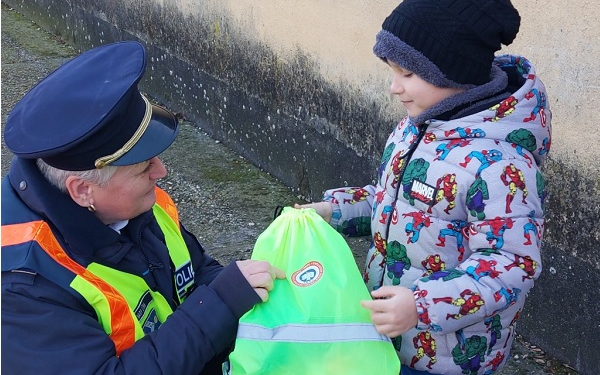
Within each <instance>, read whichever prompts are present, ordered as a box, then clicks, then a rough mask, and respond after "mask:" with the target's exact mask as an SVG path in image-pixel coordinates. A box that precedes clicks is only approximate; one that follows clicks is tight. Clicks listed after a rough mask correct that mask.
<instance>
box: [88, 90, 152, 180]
mask: <svg viewBox="0 0 600 375" xmlns="http://www.w3.org/2000/svg"><path fill="white" fill-rule="evenodd" d="M140 95H142V94H141V93H140ZM142 99H144V102H145V103H146V113H144V118H143V119H142V123H141V124H140V126H139V127H138V129H137V130H136V131H135V133H134V134H133V136H132V137H131V139H130V140H128V141H127V143H125V144H124V145H123V147H121V148H120V149H118V150H117V151H115V152H113V153H112V154H110V155H106V156H102V157H100V158H98V159H96V161H95V162H94V165H95V166H96V168H97V169H101V168H104V167H105V166H107V165H108V164H110V163H112V162H114V161H115V160H117V159H118V158H120V157H121V156H123V155H125V153H127V152H128V151H129V150H131V149H132V148H133V146H135V144H136V143H137V142H138V141H139V140H140V138H142V135H143V134H144V132H145V131H146V129H147V128H148V124H149V123H150V118H151V117H152V105H151V104H150V102H149V101H148V99H146V97H145V96H144V95H142Z"/></svg>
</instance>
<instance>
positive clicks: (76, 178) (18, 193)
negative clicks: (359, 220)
mask: <svg viewBox="0 0 600 375" xmlns="http://www.w3.org/2000/svg"><path fill="white" fill-rule="evenodd" d="M145 66H146V55H145V50H144V48H143V46H142V45H141V44H140V43H138V42H129V41H128V42H120V43H114V44H109V45H105V46H101V47H98V48H95V49H92V50H90V51H87V52H85V53H83V54H81V55H79V56H78V57H76V58H74V59H72V60H70V61H69V62H67V63H65V64H64V65H62V66H61V67H59V68H58V69H57V70H56V71H54V72H53V73H51V74H50V75H49V76H48V77H46V78H45V79H43V80H42V81H41V82H39V83H38V84H37V85H36V86H35V87H34V88H33V89H31V91H29V92H28V93H27V94H26V95H25V96H24V97H23V98H22V99H21V101H20V102H19V103H17V105H16V106H15V108H14V109H13V110H12V111H11V113H10V115H9V117H8V119H7V122H6V129H5V134H4V136H5V142H6V145H7V146H8V148H9V149H10V150H11V151H12V152H13V153H14V154H15V158H14V159H13V160H12V162H11V166H10V171H9V173H8V175H7V176H6V177H5V178H4V179H3V180H2V187H1V193H2V372H3V373H7V374H35V373H37V374H49V373H57V374H58V373H60V374H66V373H75V374H113V373H119V374H129V373H141V374H194V375H195V374H199V373H206V374H209V373H220V367H221V362H222V360H223V359H224V357H225V356H226V355H227V353H228V350H229V349H230V346H231V344H232V343H233V341H234V340H235V334H236V329H237V324H238V319H239V318H240V317H241V316H242V315H243V314H244V313H245V312H246V311H248V310H249V309H250V308H252V306H253V305H254V304H256V303H259V302H261V301H265V300H266V299H267V298H268V292H269V291H270V290H271V289H272V287H273V283H274V279H275V278H283V277H285V276H284V275H283V272H282V271H281V270H279V269H276V268H274V267H272V266H271V265H270V264H269V263H267V262H259V261H251V260H246V261H237V262H232V263H231V264H229V265H228V266H226V267H223V266H222V265H221V264H219V263H218V262H217V261H216V260H214V259H212V258H211V257H210V256H209V255H207V254H206V253H205V251H204V249H203V248H202V246H201V245H200V244H199V242H198V241H197V239H196V238H195V237H194V236H193V235H192V234H191V233H189V232H188V231H187V230H186V229H185V227H184V226H183V225H182V224H181V223H180V222H179V219H178V213H177V209H176V207H175V205H174V203H173V201H172V200H171V198H170V197H169V195H168V194H167V193H166V192H165V191H164V190H162V189H160V188H158V187H157V185H156V182H157V180H158V179H160V178H162V177H164V176H165V175H166V173H167V172H166V170H165V167H164V165H163V164H162V162H161V160H160V159H159V158H158V156H157V155H159V154H160V153H161V152H162V151H164V150H165V149H166V148H167V147H169V145H170V144H171V143H172V142H173V141H174V139H175V137H176V135H177V133H178V123H177V120H176V118H175V117H174V116H173V115H172V114H171V113H170V112H169V111H167V110H165V109H163V108H160V107H158V106H155V105H152V104H151V103H150V102H149V101H148V99H146V98H145V97H144V96H143V95H142V94H141V93H140V91H139V89H138V83H139V81H140V80H141V78H142V76H143V74H144V71H145Z"/></svg>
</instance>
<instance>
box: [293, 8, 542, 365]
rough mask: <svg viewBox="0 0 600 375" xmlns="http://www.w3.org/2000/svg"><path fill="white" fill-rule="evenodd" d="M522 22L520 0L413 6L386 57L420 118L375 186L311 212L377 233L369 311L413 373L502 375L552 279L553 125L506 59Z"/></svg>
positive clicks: (535, 87) (393, 26)
mask: <svg viewBox="0 0 600 375" xmlns="http://www.w3.org/2000/svg"><path fill="white" fill-rule="evenodd" d="M519 25H520V16H519V14H518V12H517V10H516V9H515V8H514V7H513V6H512V4H511V3H510V1H509V0H404V1H403V2H402V3H401V4H400V5H399V6H398V7H397V8H396V9H394V11H393V12H392V13H391V14H390V15H389V16H388V17H387V18H386V19H385V21H384V22H383V26H382V27H383V30H381V31H380V32H379V33H378V34H377V37H376V43H375V46H374V52H375V54H376V55H377V56H378V57H379V58H381V59H382V60H383V61H384V62H386V63H387V64H388V65H389V66H390V67H391V70H392V73H393V79H392V85H391V88H390V90H391V92H392V93H393V94H395V95H397V96H398V98H399V99H400V102H401V103H402V105H403V106H404V108H405V109H406V112H407V114H408V116H407V117H406V118H404V119H403V120H402V121H400V123H399V124H398V126H396V127H395V128H394V129H393V131H392V134H391V135H390V137H389V139H388V141H387V144H386V147H385V150H384V152H383V157H382V161H381V166H380V168H379V170H378V179H377V184H376V185H374V186H373V185H369V186H366V187H362V188H360V187H352V188H340V189H332V190H328V191H327V192H326V193H325V198H324V202H319V203H314V204H308V205H304V206H302V207H313V208H315V209H316V210H317V212H318V213H319V214H320V215H321V216H323V217H324V218H325V220H327V221H329V222H330V223H331V225H332V226H334V227H335V228H337V229H338V230H339V231H340V232H342V233H345V234H369V233H370V234H371V235H372V238H373V241H372V244H371V247H370V249H369V252H368V254H367V262H366V263H367V264H366V270H365V273H364V278H365V282H366V283H367V285H368V286H369V288H370V289H371V290H372V296H373V298H374V300H373V301H363V306H364V307H366V308H367V309H370V310H371V314H372V319H373V322H374V324H375V325H376V327H377V329H378V330H379V331H380V332H381V333H384V334H387V335H388V336H390V337H396V339H395V344H396V348H397V350H398V352H399V355H400V359H401V361H402V363H403V367H402V374H403V375H407V374H452V375H459V374H473V375H474V374H492V373H494V372H496V371H497V370H499V369H500V368H501V367H502V366H503V365H504V363H505V362H506V361H507V359H508V357H509V350H510V348H511V343H512V340H513V338H514V336H515V323H516V321H517V319H518V317H519V313H520V311H521V309H522V308H523V304H524V302H525V296H526V295H527V293H528V292H529V290H530V289H531V288H532V287H533V282H534V280H535V279H536V278H537V277H538V276H539V274H540V272H541V263H540V244H541V240H542V231H543V224H544V220H543V202H544V197H545V194H544V179H543V177H542V175H541V173H540V170H539V168H540V166H541V165H542V162H543V160H544V159H545V157H546V155H547V153H548V150H549V147H550V120H551V114H550V111H549V109H548V102H547V99H546V92H545V89H544V85H543V84H542V83H541V82H540V80H539V79H538V77H537V75H536V73H535V70H534V68H533V66H532V65H531V63H530V62H529V61H528V60H526V59H525V58H524V57H521V56H511V55H503V56H497V57H496V56H494V54H495V52H496V51H498V50H500V48H501V45H502V44H504V45H508V44H510V43H512V41H513V39H514V38H515V37H516V35H517V32H518V29H519ZM297 207H300V206H297ZM365 222H366V223H370V226H369V225H368V224H367V225H365Z"/></svg>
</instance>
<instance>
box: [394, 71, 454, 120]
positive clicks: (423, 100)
mask: <svg viewBox="0 0 600 375" xmlns="http://www.w3.org/2000/svg"><path fill="white" fill-rule="evenodd" d="M388 64H389V66H390V67H391V68H392V71H393V73H394V75H393V78H392V85H391V86H390V92H391V93H392V94H394V95H398V98H400V102H401V103H402V105H403V106H404V108H406V112H407V113H408V115H409V116H410V117H416V116H418V115H420V114H421V113H423V112H424V111H425V110H427V109H429V108H431V107H433V106H434V105H435V104H437V103H439V102H441V101H442V100H444V99H446V98H449V97H450V96H452V95H455V94H458V93H459V92H462V91H464V89H456V88H448V87H437V86H434V85H432V84H431V83H429V82H427V81H425V80H423V79H421V77H419V76H418V75H416V74H414V73H413V72H411V71H409V70H406V69H403V68H401V67H400V66H399V65H397V64H395V63H393V62H392V61H389V60H388Z"/></svg>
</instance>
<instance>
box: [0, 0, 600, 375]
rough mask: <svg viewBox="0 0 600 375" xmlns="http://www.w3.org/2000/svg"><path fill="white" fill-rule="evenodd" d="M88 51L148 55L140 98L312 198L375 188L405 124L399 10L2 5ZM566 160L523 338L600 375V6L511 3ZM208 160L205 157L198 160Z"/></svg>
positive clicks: (21, 1) (278, 2)
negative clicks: (400, 99) (389, 141)
mask: <svg viewBox="0 0 600 375" xmlns="http://www.w3.org/2000/svg"><path fill="white" fill-rule="evenodd" d="M2 1H3V2H4V3H6V4H8V5H10V6H12V7H14V8H17V9H18V10H19V11H21V12H23V13H24V14H26V15H28V16H29V17H31V19H33V20H35V21H36V22H37V23H38V24H40V25H42V26H43V27H45V28H47V29H48V30H49V31H51V32H53V33H56V34H58V35H61V36H62V37H63V38H65V39H66V40H67V41H68V42H69V43H72V44H74V45H75V46H77V47H78V48H79V49H81V50H86V49H89V48H90V47H93V46H97V45H100V44H104V43H109V42H112V41H116V40H123V39H138V40H140V41H142V42H144V43H146V45H147V47H148V53H149V56H150V60H149V64H148V69H147V75H146V78H145V80H144V81H143V83H142V88H143V89H144V90H145V91H147V92H148V93H149V94H151V96H153V97H154V98H155V99H157V100H159V101H162V102H163V103H165V104H167V105H168V106H169V107H170V108H171V109H173V110H175V111H177V112H180V113H181V114H182V115H184V116H185V117H186V118H187V119H189V120H190V121H192V122H194V123H196V124H197V125H198V126H199V127H202V128H203V129H204V130H205V131H206V132H208V133H209V134H210V135H211V136H212V137H214V138H216V139H219V140H222V141H223V142H224V143H226V144H227V145H228V146H229V147H230V148H232V149H233V150H234V151H236V152H237V153H238V154H240V155H242V156H244V157H246V158H247V159H249V160H250V161H252V162H253V163H254V164H256V165H258V166H260V167H261V168H263V169H265V170H266V171H268V172H270V173H271V174H273V175H274V176H276V177H277V178H278V179H280V180H281V181H282V182H283V183H284V184H286V185H287V186H290V187H291V188H293V189H295V190H296V191H297V193H298V194H300V195H303V196H305V197H308V198H312V199H319V198H320V196H321V192H322V191H323V190H324V189H326V188H330V187H335V186H341V185H346V184H352V185H362V184H366V183H369V182H371V180H372V178H373V177H374V173H375V167H376V165H377V163H378V159H379V156H380V153H381V151H382V145H383V143H384V141H385V139H386V138H387V135H388V131H389V130H390V129H391V128H392V127H393V126H394V125H395V123H396V122H397V120H398V119H399V118H400V116H402V114H403V113H402V110H401V108H400V106H399V105H398V103H397V102H395V101H394V100H393V99H392V98H390V95H389V93H388V87H389V71H388V68H387V67H386V66H385V64H383V63H381V62H380V61H379V60H378V59H377V58H375V57H374V56H373V54H372V52H371V50H372V46H373V41H374V36H375V34H376V32H377V31H378V30H379V29H380V25H381V22H382V20H383V19H384V18H385V16H387V15H388V14H389V13H390V11H391V10H392V9H393V8H394V7H395V6H396V5H397V1H390V0H303V1H301V2H299V1H292V0H262V1H251V0H203V1H197V0H119V1H117V0H69V1H66V0H2ZM513 1H514V4H515V6H516V7H517V8H518V9H519V10H520V13H521V16H522V26H521V32H520V34H519V36H518V37H517V40H516V41H515V43H514V44H513V45H511V46H510V47H509V48H507V49H506V50H505V52H513V53H521V54H524V55H525V56H527V57H528V58H529V59H530V60H531V61H532V62H533V63H534V65H536V68H537V72H538V73H539V75H540V76H541V77H542V79H543V81H544V82H545V84H546V86H547V88H548V91H549V101H550V105H551V108H552V112H553V137H554V139H553V144H552V150H551V153H550V160H549V162H548V163H547V165H546V168H545V172H546V176H547V184H548V188H549V196H548V212H547V224H546V232H545V237H544V244H543V256H544V259H543V260H544V271H543V273H542V277H541V279H540V280H539V282H538V283H537V284H536V287H535V288H534V290H533V291H532V292H531V295H530V297H529V300H528V305H527V307H526V309H525V310H524V312H523V314H522V318H521V323H520V325H519V327H518V331H519V333H521V334H522V335H524V336H525V337H526V338H528V339H529V340H530V341H531V342H533V343H535V344H538V345H539V346H540V347H542V348H544V349H545V350H546V351H548V352H549V353H551V354H552V355H553V356H555V357H557V358H559V359H563V360H565V361H566V362H568V363H569V364H570V365H572V366H573V367H575V368H576V369H577V370H579V371H580V373H582V374H598V373H600V351H599V350H598V347H599V346H600V291H599V289H600V288H599V286H600V261H599V257H598V255H597V254H598V252H597V251H596V248H597V247H598V246H600V225H598V221H599V220H598V219H600V161H598V158H597V154H598V150H599V149H600V125H599V122H598V120H597V116H596V113H595V112H596V111H597V109H598V108H600V69H598V63H597V60H598V59H600V39H599V38H598V37H599V36H600V5H599V3H597V1H596V0H573V1H566V0H553V1H551V2H550V1H540V0H513ZM190 152H202V150H190Z"/></svg>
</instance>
